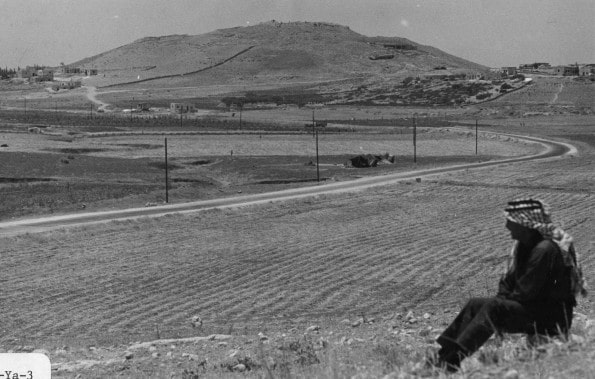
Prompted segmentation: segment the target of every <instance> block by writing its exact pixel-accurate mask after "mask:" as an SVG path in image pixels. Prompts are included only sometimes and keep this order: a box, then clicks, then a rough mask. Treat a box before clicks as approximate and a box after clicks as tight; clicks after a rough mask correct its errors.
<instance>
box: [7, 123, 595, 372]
mask: <svg viewBox="0 0 595 379" xmlns="http://www.w3.org/2000/svg"><path fill="white" fill-rule="evenodd" d="M566 129H567V132H566V137H567V138H568V137H570V138H572V133H573V132H576V131H577V130H578V129H580V132H581V133H584V134H590V135H592V133H593V132H594V131H595V130H594V129H593V126H592V125H591V126H584V125H583V126H580V128H579V127H572V126H569V127H567V128H566ZM530 131H531V132H532V133H539V129H537V128H533V129H531V130H530ZM576 142H577V144H578V145H579V147H580V154H579V155H578V156H576V157H573V158H564V159H557V160H553V161H548V162H536V163H532V162H527V163H514V164H509V165H505V166H502V167H492V168H489V169H478V170H469V171H466V172H458V173H451V174H448V175H444V176H441V177H437V178H435V179H433V180H431V181H423V182H421V183H416V182H408V183H401V184H397V185H393V186H390V187H383V188H378V189H375V190H374V191H373V192H367V193H365V194H362V193H351V194H337V195H325V196H320V197H317V198H309V199H302V200H294V201H289V202H284V203H273V204H268V205H259V206H254V207H250V208H247V209H246V208H240V209H237V210H234V209H231V210H224V211H218V210H213V211H207V212H202V213H197V214H189V215H172V216H166V217H161V218H156V219H146V220H138V221H125V222H114V223H111V224H105V225H100V226H93V227H83V228H72V229H65V230H60V231H54V232H51V233H40V234H31V235H22V236H17V237H12V238H3V241H2V242H1V244H0V246H2V247H1V256H2V259H3V263H4V267H5V270H6V272H7V273H9V274H10V275H7V276H4V279H3V291H2V293H3V295H2V300H3V304H10V305H11V306H8V307H6V308H5V310H4V320H5V321H4V323H3V326H2V329H3V331H2V341H3V344H4V346H16V347H18V346H21V347H22V346H24V345H30V346H34V347H35V348H41V349H45V351H46V352H47V353H48V355H49V356H50V358H51V360H52V363H53V364H54V367H55V369H56V370H57V371H55V372H54V374H55V375H56V377H60V376H70V375H71V374H74V373H84V374H85V375H90V376H98V375H102V374H106V373H115V372H122V371H121V370H124V371H123V373H124V374H125V375H126V376H128V375H130V376H136V377H142V376H143V375H144V374H143V373H145V374H147V373H153V375H155V376H156V377H160V376H162V374H164V373H165V372H178V374H180V373H181V370H182V368H184V367H186V368H188V370H190V369H191V368H195V367H198V366H197V362H196V361H194V360H192V359H189V356H188V354H195V355H199V356H200V359H201V360H202V359H203V358H206V359H207V361H208V366H209V370H212V369H213V367H215V366H217V365H218V364H219V362H222V361H224V360H225V358H226V357H227V356H228V352H227V351H228V350H229V349H230V348H232V345H233V346H234V347H233V348H234V349H235V348H236V347H237V346H246V348H243V347H240V348H239V349H240V350H242V351H243V350H245V349H248V347H247V346H248V345H242V344H244V343H247V342H245V341H244V340H245V339H248V340H250V339H251V338H252V339H254V338H256V340H258V337H257V336H256V335H257V334H258V333H259V332H264V333H265V334H271V339H274V338H273V337H272V336H273V335H275V336H277V337H278V338H279V339H281V335H280V333H283V331H285V332H286V333H288V334H289V335H298V334H299V333H300V332H301V331H303V330H305V328H306V327H307V326H309V325H311V324H317V323H318V324H321V325H327V323H330V324H331V325H335V326H334V327H333V328H334V329H332V330H334V331H335V333H339V334H338V335H327V338H329V339H330V340H331V341H340V338H341V336H345V335H348V336H349V335H351V334H350V333H352V332H351V331H349V330H350V329H351V326H345V327H343V328H348V329H345V330H344V331H342V330H343V329H342V327H340V326H336V325H339V321H340V320H342V319H344V318H351V319H352V320H353V319H355V318H357V317H359V316H361V315H365V316H366V317H375V318H377V319H379V318H381V317H383V316H386V315H390V314H391V313H394V312H395V311H404V310H413V311H414V312H415V313H416V314H421V313H423V312H431V314H432V315H433V316H432V319H436V320H437V322H438V320H440V319H441V318H442V316H441V315H442V314H443V311H444V310H451V311H452V310H455V309H456V308H457V307H458V306H459V305H460V303H461V301H463V300H464V298H466V297H468V296H472V295H487V294H488V293H492V292H493V290H494V285H495V283H496V282H497V278H498V277H499V275H500V273H501V272H502V271H503V269H504V264H505V262H506V258H505V256H506V253H507V251H508V246H509V242H508V236H507V235H506V233H505V231H504V228H503V227H502V218H501V217H500V213H499V212H500V211H499V210H501V209H502V207H503V204H505V202H506V201H507V200H509V199H512V198H515V197H518V196H535V197H539V198H541V199H543V200H545V201H546V202H548V203H550V204H551V205H552V207H553V211H554V216H555V220H556V221H557V222H559V223H561V224H562V225H564V227H565V228H566V229H567V230H568V231H569V232H570V233H571V234H573V235H574V237H575V239H576V241H577V242H576V244H577V248H578V251H580V252H583V255H582V257H583V258H582V260H583V264H584V266H585V271H586V273H587V276H589V274H592V273H593V272H594V269H595V267H594V261H593V258H592V254H591V253H592V252H593V248H594V244H595V241H594V240H593V234H592V230H593V209H594V206H595V203H594V199H593V188H595V187H594V184H595V170H593V168H594V166H595V154H594V149H593V147H594V145H593V140H592V139H591V140H585V139H584V138H578V140H577V141H576ZM591 276H592V275H591ZM579 310H580V311H581V312H583V313H585V314H590V313H591V312H592V311H593V307H592V304H591V302H590V300H589V299H587V300H586V301H583V302H582V303H581V304H580V306H579ZM194 315H200V317H201V318H202V320H203V325H202V326H201V327H200V328H196V327H193V326H192V325H191V322H190V320H191V318H192V316H194ZM446 317H448V315H447V316H446ZM382 325H383V324H382ZM330 328H331V326H329V329H330ZM368 332H370V331H368ZM362 333H363V331H362ZM375 333H378V332H375ZM213 334H224V335H232V336H233V337H230V338H232V340H231V342H229V343H230V344H231V345H228V342H217V341H220V340H218V338H219V337H216V336H215V337H212V338H211V340H214V341H215V342H193V343H189V344H188V343H181V344H180V346H179V347H177V348H175V347H171V346H170V347H168V348H167V349H166V350H167V351H169V352H171V353H172V354H170V356H167V355H166V350H163V351H162V350H159V351H160V352H161V353H160V354H161V355H159V356H151V353H150V351H149V350H147V349H144V350H143V349H141V350H135V351H136V359H132V360H125V359H123V356H124V351H125V350H126V349H127V348H128V347H129V346H130V345H131V344H132V343H133V342H134V341H151V340H155V339H167V338H176V337H191V336H208V335H213ZM372 334H374V333H372ZM250 336H253V337H250ZM254 336H256V337H254ZM221 338H227V337H221ZM275 338H276V337H275ZM355 338H357V337H355ZM366 338H367V337H366ZM149 345H150V344H149ZM154 345H155V344H154ZM174 345H176V343H175V342H172V346H174ZM65 346H66V347H65ZM89 346H93V347H95V348H94V349H91V350H89ZM155 346H158V344H157V345H155ZM183 346H185V347H183ZM159 349H161V348H159ZM133 350H134V349H133ZM246 351H247V350H246ZM143 352H144V353H143ZM183 354H186V356H183ZM108 358H110V359H108ZM77 362H78V363H77ZM81 362H82V363H81ZM85 362H86V364H87V366H88V367H87V366H85ZM89 362H91V363H89ZM93 362H95V363H93ZM177 362H185V363H177ZM77 365H78V366H77ZM81 365H82V366H81ZM372 366H373V365H372ZM372 366H370V367H372ZM176 370H177V371H176ZM373 370H375V369H373ZM209 372H211V374H213V375H216V376H218V375H219V374H222V373H223V371H217V370H215V371H209ZM126 373H127V374H126ZM217 373H219V374H217Z"/></svg>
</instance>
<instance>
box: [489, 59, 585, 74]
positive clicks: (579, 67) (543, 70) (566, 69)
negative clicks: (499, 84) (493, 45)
mask: <svg viewBox="0 0 595 379" xmlns="http://www.w3.org/2000/svg"><path fill="white" fill-rule="evenodd" d="M491 71H492V72H495V73H500V74H503V75H507V76H514V75H516V74H543V75H554V76H593V75H595V63H590V64H578V63H575V64H573V65H564V66H551V65H550V64H549V63H546V62H536V63H521V64H520V65H519V66H518V67H501V68H496V69H491Z"/></svg>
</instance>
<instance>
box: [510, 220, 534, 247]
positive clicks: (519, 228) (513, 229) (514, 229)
mask: <svg viewBox="0 0 595 379" xmlns="http://www.w3.org/2000/svg"><path fill="white" fill-rule="evenodd" d="M506 229H508V230H509V231H510V237H511V238H512V239H513V240H517V241H520V242H523V241H527V240H528V239H530V238H531V234H532V233H531V229H529V228H526V227H524V226H523V225H521V224H517V223H516V222H512V221H510V220H506Z"/></svg>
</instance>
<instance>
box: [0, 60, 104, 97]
mask: <svg viewBox="0 0 595 379" xmlns="http://www.w3.org/2000/svg"><path fill="white" fill-rule="evenodd" d="M97 73H98V70H97V69H95V68H81V67H72V66H61V67H58V68H53V67H46V66H38V65H35V66H27V67H25V68H22V69H21V68H19V69H17V70H8V69H5V70H0V77H1V79H6V80H11V79H21V80H23V81H27V82H29V83H38V82H52V84H51V86H50V87H51V88H52V89H53V90H54V91H58V90H61V89H73V88H77V87H81V86H82V80H81V79H80V76H92V75H97ZM77 76H79V77H77Z"/></svg>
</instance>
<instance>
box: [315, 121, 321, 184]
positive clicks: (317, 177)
mask: <svg viewBox="0 0 595 379" xmlns="http://www.w3.org/2000/svg"><path fill="white" fill-rule="evenodd" d="M315 134H316V181H317V182H320V165H319V161H318V129H316V131H315Z"/></svg>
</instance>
